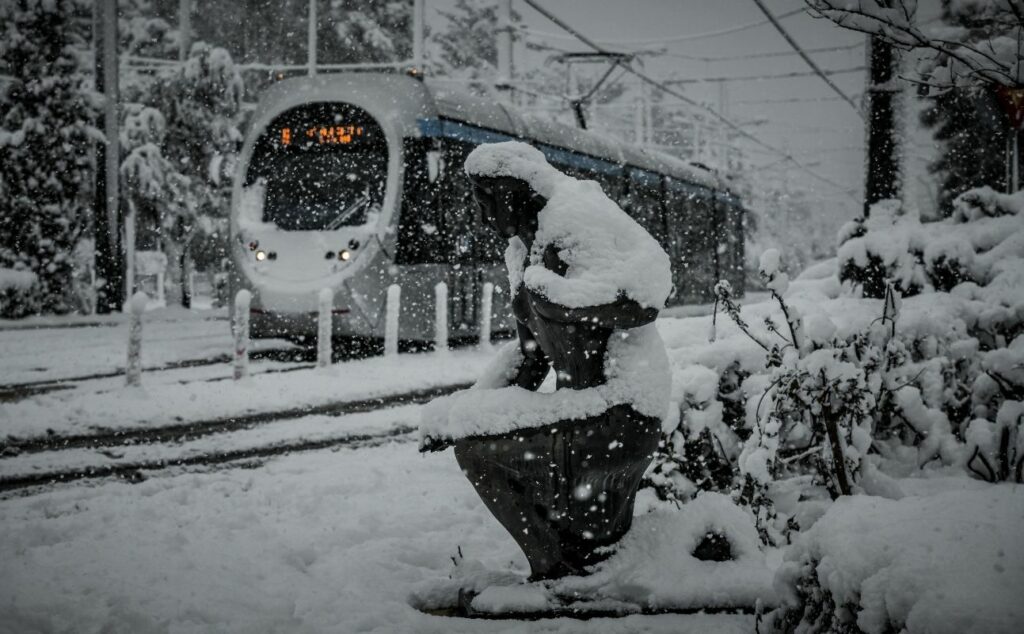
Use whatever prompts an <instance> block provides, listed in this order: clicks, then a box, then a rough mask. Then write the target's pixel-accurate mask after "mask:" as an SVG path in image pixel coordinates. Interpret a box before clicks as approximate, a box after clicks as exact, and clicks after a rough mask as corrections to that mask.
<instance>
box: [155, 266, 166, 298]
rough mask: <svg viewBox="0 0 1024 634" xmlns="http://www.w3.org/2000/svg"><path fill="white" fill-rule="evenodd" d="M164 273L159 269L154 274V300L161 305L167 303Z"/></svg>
mask: <svg viewBox="0 0 1024 634" xmlns="http://www.w3.org/2000/svg"><path fill="white" fill-rule="evenodd" d="M164 275H165V273H164V272H163V271H160V272H159V273H157V274H156V301H157V303H158V304H160V305H161V306H166V305H167V293H166V292H165V290H164V283H165V278H164Z"/></svg>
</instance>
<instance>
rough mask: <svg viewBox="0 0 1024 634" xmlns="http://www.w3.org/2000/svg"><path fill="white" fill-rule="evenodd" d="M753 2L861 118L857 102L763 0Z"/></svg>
mask: <svg viewBox="0 0 1024 634" xmlns="http://www.w3.org/2000/svg"><path fill="white" fill-rule="evenodd" d="M754 4H756V5H757V8H758V9H761V13H763V14H764V17H766V18H768V20H769V21H770V22H771V23H772V26H774V27H775V30H776V31H778V32H779V34H780V35H782V37H783V38H785V40H786V41H787V42H789V45H790V46H792V47H793V50H795V51H796V52H797V53H799V54H800V57H801V58H802V59H803V60H804V61H805V62H807V65H808V66H810V67H811V69H812V70H814V72H815V73H816V74H817V75H818V76H819V77H821V79H822V81H824V82H825V83H826V84H828V86H829V88H831V89H832V90H834V91H835V93H836V94H837V95H839V96H840V97H842V98H843V101H845V102H846V103H848V104H850V107H851V108H853V111H854V112H856V113H857V116H858V117H860V118H861V119H863V118H864V114H863V113H862V112H861V111H860V108H859V107H857V104H855V103H853V99H850V98H849V97H847V96H846V93H844V92H843V91H842V90H839V86H836V85H835V83H834V82H833V81H832V80H831V79H829V78H828V75H827V74H825V72H824V71H822V70H821V68H819V67H818V65H817V64H815V63H814V60H813V59H811V56H810V55H808V54H807V53H806V52H804V50H803V49H802V48H800V45H799V44H797V41H796V40H794V39H793V36H791V35H790V34H789V32H788V31H786V29H784V28H783V27H782V23H781V22H779V19H778V18H776V17H775V16H774V15H772V12H771V11H769V10H768V7H766V6H765V5H764V2H763V0H754Z"/></svg>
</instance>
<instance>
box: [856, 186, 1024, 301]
mask: <svg viewBox="0 0 1024 634" xmlns="http://www.w3.org/2000/svg"><path fill="white" fill-rule="evenodd" d="M954 206H955V209H956V212H955V213H954V214H953V216H952V217H951V218H948V219H945V220H942V221H939V222H929V223H922V222H921V221H920V219H919V218H918V217H917V216H916V215H915V214H913V213H910V212H908V211H905V210H903V209H902V208H901V206H900V204H899V202H898V201H892V200H887V201H882V202H879V203H877V204H875V205H874V206H872V208H871V214H870V215H869V216H868V218H867V219H863V220H858V221H855V222H852V223H848V225H847V226H845V227H844V228H843V229H842V230H841V231H840V239H841V240H842V244H841V246H840V247H839V267H840V279H842V280H844V281H849V282H851V283H852V284H854V285H856V286H859V287H860V288H861V290H862V291H863V295H864V297H873V298H881V297H882V295H883V294H884V292H885V283H886V280H890V281H892V282H893V283H894V284H895V286H896V289H897V290H898V291H899V292H900V293H901V294H902V295H903V296H911V295H917V294H919V293H921V292H925V291H941V292H948V291H951V290H953V289H954V288H956V287H957V286H960V285H961V284H965V283H966V284H971V283H973V284H977V285H979V286H988V285H989V284H991V283H992V281H994V280H995V278H996V277H998V276H1000V275H1006V274H1008V273H1009V272H1011V271H1012V272H1013V273H1015V274H1020V267H1019V266H1015V265H1016V264H1018V263H1019V258H1021V257H1022V256H1024V222H1022V218H1024V216H1021V215H1019V212H1020V211H1021V210H1022V209H1024V195H1022V193H1018V194H1014V195H1012V196H1010V195H1006V194H999V193H996V192H994V191H992V190H991V189H990V188H988V187H982V188H977V189H971V190H968V191H966V192H964V193H963V194H961V195H960V196H958V197H957V198H956V200H955V201H954ZM1007 258H1013V259H1014V260H1018V261H1017V262H1014V263H1013V265H1011V264H1010V263H1008V262H1007V261H1006V260H1007Z"/></svg>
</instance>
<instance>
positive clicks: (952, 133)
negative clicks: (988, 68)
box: [921, 89, 1008, 216]
mask: <svg viewBox="0 0 1024 634" xmlns="http://www.w3.org/2000/svg"><path fill="white" fill-rule="evenodd" d="M921 119H922V123H923V124H924V125H925V126H926V127H928V128H931V129H932V130H933V133H932V134H933V136H934V138H935V140H936V141H939V142H940V148H941V150H940V151H941V154H940V155H939V157H938V158H937V159H936V160H935V161H934V162H932V163H931V164H930V165H929V166H928V167H929V171H930V172H932V173H933V174H936V175H938V176H939V178H940V179H941V187H940V194H939V196H940V197H939V211H940V213H941V214H942V215H943V216H948V215H949V214H951V213H952V212H953V200H954V199H955V198H956V197H957V196H959V195H960V194H962V193H963V192H965V191H967V190H968V189H971V188H972V187H981V186H982V185H988V186H989V187H992V188H993V189H996V190H999V191H1003V190H1004V189H1005V187H1006V159H1005V152H1006V150H1005V148H1006V137H1007V132H1008V130H1007V123H1006V116H1005V115H1004V114H1003V113H1002V112H1001V111H1000V110H999V105H998V104H997V103H996V101H995V98H994V97H993V96H992V94H991V93H987V92H978V91H972V90H965V89H955V90H951V91H949V92H946V93H944V94H942V95H939V96H937V97H935V98H934V99H933V100H932V105H931V106H930V107H929V108H928V109H926V110H925V111H924V112H922V114H921Z"/></svg>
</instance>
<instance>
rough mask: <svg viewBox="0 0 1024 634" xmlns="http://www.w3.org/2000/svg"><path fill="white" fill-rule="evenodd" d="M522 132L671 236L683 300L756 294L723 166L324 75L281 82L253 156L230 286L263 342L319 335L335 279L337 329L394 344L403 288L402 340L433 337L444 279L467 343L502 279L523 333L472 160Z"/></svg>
mask: <svg viewBox="0 0 1024 634" xmlns="http://www.w3.org/2000/svg"><path fill="white" fill-rule="evenodd" d="M512 139H515V140H520V141H525V142H528V143H530V144H532V145H534V146H535V147H537V148H538V149H540V150H541V151H542V152H543V153H544V154H545V156H546V157H547V159H548V161H549V162H550V163H551V164H552V165H554V166H555V167H557V168H558V169H560V170H562V171H564V172H566V173H568V174H570V175H572V176H575V177H577V178H584V179H590V180H594V181H597V182H598V183H600V185H601V186H602V188H603V189H604V190H605V192H606V193H607V194H608V195H609V197H611V198H612V199H613V200H615V201H616V202H618V203H619V204H620V205H621V206H622V208H623V209H624V210H625V211H626V212H627V213H629V214H630V215H631V216H632V217H634V218H635V219H636V220H637V221H638V222H639V223H640V224H641V225H642V226H643V227H644V228H646V229H647V230H648V231H649V232H650V233H651V235H653V236H654V237H655V238H656V239H657V240H658V241H659V243H660V244H661V245H662V247H663V248H664V249H665V251H666V252H667V253H668V254H669V256H670V257H671V260H672V266H673V282H674V291H673V294H672V296H671V298H670V300H669V302H670V304H684V303H704V302H708V301H711V300H712V299H713V286H714V284H715V282H716V281H717V280H719V279H728V280H729V281H730V282H731V283H732V284H733V287H734V288H735V289H737V290H739V291H740V292H742V288H743V278H744V276H743V206H742V204H741V202H740V200H739V198H738V197H737V196H736V195H735V193H734V192H732V191H730V189H729V188H728V186H727V184H726V183H725V182H724V181H723V180H722V179H721V178H719V177H718V176H716V175H715V174H713V173H712V172H710V171H708V170H706V169H702V168H701V167H699V166H695V165H692V164H689V163H686V162H684V161H681V160H678V159H675V158H673V157H669V156H666V155H663V154H660V153H657V152H651V151H646V150H644V149H641V148H639V147H635V146H630V145H627V144H623V143H621V142H618V141H615V140H612V139H610V138H608V137H606V136H604V135H601V134H598V133H594V132H590V131H586V130H580V129H576V128H572V127H569V126H565V125H561V124H558V123H554V122H552V121H549V120H544V119H540V118H536V117H533V116H530V115H528V114H525V113H522V112H518V111H516V110H515V109H513V108H511V107H508V106H507V105H504V104H501V103H498V102H496V101H492V100H488V99H485V98H480V97H474V96H470V95H467V94H463V93H459V92H452V91H450V90H446V89H444V88H442V87H440V86H437V85H433V84H431V83H430V82H425V81H423V80H422V79H418V78H414V77H410V76H407V75H402V74H391V73H341V74H324V75H317V76H313V77H301V78H292V79H287V80H284V81H281V82H279V83H277V84H275V85H274V86H272V87H271V88H269V89H268V90H267V91H266V93H265V94H264V95H263V97H262V99H261V100H260V102H259V104H258V105H257V107H256V110H255V111H254V112H253V115H252V119H251V124H250V126H249V131H248V133H247V135H246V138H245V140H244V143H243V146H242V149H241V153H240V156H239V161H238V163H237V169H236V174H235V179H234V183H233V189H232V200H231V229H230V231H231V235H230V238H231V239H230V244H231V253H230V260H231V264H232V267H231V269H232V270H231V274H230V284H231V287H232V296H234V293H235V292H237V291H238V290H239V289H242V288H245V289H248V290H249V291H251V293H252V302H251V315H250V327H251V332H252V336H253V337H257V338H269V337H274V338H288V339H292V340H296V341H311V340H313V339H315V337H316V332H317V309H318V295H319V292H320V291H321V289H323V288H330V289H331V290H332V291H333V294H334V309H333V312H334V318H333V334H334V336H335V337H338V338H381V337H383V333H384V327H385V304H386V295H387V288H388V287H389V286H390V285H391V284H398V285H400V287H401V304H400V305H401V309H400V311H399V339H400V340H403V341H407V342H427V341H432V340H433V338H434V312H435V307H434V301H435V300H434V287H435V285H436V284H437V283H438V282H446V283H447V285H448V302H449V306H448V319H449V331H450V332H449V337H450V338H451V339H452V340H458V339H472V338H474V337H476V336H477V334H478V329H479V326H478V324H479V323H480V319H479V315H478V312H479V311H480V309H481V295H482V289H483V286H484V284H485V283H487V282H490V283H492V284H494V288H495V292H494V299H493V322H492V324H493V326H492V331H493V332H495V333H500V332H502V331H506V332H509V331H514V324H513V321H512V317H511V311H510V294H509V289H508V288H507V286H508V282H507V279H506V276H505V270H504V261H503V253H504V249H505V241H504V240H503V239H502V238H500V237H499V236H498V235H496V234H495V233H494V232H493V231H492V230H491V229H490V228H489V227H487V226H486V225H484V224H483V223H482V222H481V219H480V216H479V212H478V210H477V209H476V205H475V204H474V202H473V198H472V194H471V189H470V185H469V182H468V180H467V178H466V176H465V174H464V172H463V170H462V166H463V162H464V160H465V158H466V156H467V155H468V154H469V152H470V151H471V150H472V149H473V148H474V147H476V146H477V145H479V144H481V143H491V142H497V141H507V140H512Z"/></svg>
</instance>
